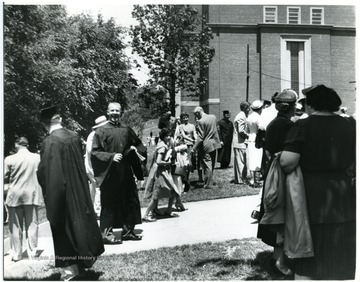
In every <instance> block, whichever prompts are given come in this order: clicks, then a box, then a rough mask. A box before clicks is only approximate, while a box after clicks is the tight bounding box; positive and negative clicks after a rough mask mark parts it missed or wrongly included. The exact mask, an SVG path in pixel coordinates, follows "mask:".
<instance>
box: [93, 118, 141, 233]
mask: <svg viewBox="0 0 360 282" xmlns="http://www.w3.org/2000/svg"><path fill="white" fill-rule="evenodd" d="M131 146H135V147H137V148H138V151H139V152H145V151H146V150H145V147H144V146H143V144H142V142H141V140H140V139H139V138H138V137H137V135H136V134H135V132H134V131H133V130H132V129H131V128H130V127H127V126H123V125H121V124H119V125H118V126H115V125H113V124H112V123H110V122H109V123H108V124H105V125H103V126H102V127H99V128H97V129H96V131H95V136H94V140H93V147H92V153H91V154H92V156H91V161H92V165H93V169H94V175H95V179H96V183H97V185H99V187H100V190H101V194H100V195H101V215H100V229H101V231H102V232H103V231H104V230H105V229H106V228H111V227H123V226H124V225H136V224H141V210H140V201H139V195H138V192H137V186H136V183H135V178H134V175H133V174H134V172H135V171H136V170H133V169H132V164H133V162H134V157H135V158H136V154H134V153H133V152H134V151H133V150H131V151H129V149H130V147H131ZM127 152H129V154H127ZM116 153H122V154H123V159H122V160H121V161H120V162H114V161H113V157H114V155H115V154H116ZM141 172H142V170H141V169H140V170H139V173H141ZM137 178H138V179H139V178H141V176H137Z"/></svg>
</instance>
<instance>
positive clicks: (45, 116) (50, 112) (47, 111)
mask: <svg viewBox="0 0 360 282" xmlns="http://www.w3.org/2000/svg"><path fill="white" fill-rule="evenodd" d="M57 107H58V106H57V105H54V106H47V107H43V108H42V109H40V120H50V119H51V118H52V117H53V116H54V115H55V114H56V113H57Z"/></svg>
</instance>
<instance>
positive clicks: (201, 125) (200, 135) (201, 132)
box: [192, 121, 204, 151]
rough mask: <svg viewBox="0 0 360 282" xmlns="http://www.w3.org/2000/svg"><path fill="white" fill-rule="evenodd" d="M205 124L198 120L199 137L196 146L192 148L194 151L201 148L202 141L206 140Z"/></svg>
mask: <svg viewBox="0 0 360 282" xmlns="http://www.w3.org/2000/svg"><path fill="white" fill-rule="evenodd" d="M203 127H204V125H203V123H202V122H199V121H198V126H197V138H196V141H195V144H194V147H193V148H192V151H195V150H198V149H199V148H201V147H200V146H202V143H203V142H204V128H203Z"/></svg>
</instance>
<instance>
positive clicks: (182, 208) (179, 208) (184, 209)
mask: <svg viewBox="0 0 360 282" xmlns="http://www.w3.org/2000/svg"><path fill="white" fill-rule="evenodd" d="M175 209H176V210H177V211H180V212H183V211H187V210H188V209H187V208H185V207H184V206H182V207H180V206H178V205H176V204H175Z"/></svg>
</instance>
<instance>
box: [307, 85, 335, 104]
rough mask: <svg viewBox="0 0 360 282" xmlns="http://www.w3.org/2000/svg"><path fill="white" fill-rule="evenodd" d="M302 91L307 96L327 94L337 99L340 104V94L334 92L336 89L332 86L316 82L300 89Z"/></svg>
mask: <svg viewBox="0 0 360 282" xmlns="http://www.w3.org/2000/svg"><path fill="white" fill-rule="evenodd" d="M302 93H303V94H304V95H305V96H306V97H307V98H308V97H310V96H311V95H316V94H321V95H328V96H329V97H330V96H331V98H333V99H335V100H337V101H338V103H339V105H341V99H340V96H339V95H338V94H337V93H336V91H335V90H334V89H332V88H329V87H327V86H325V85H324V84H318V85H314V86H310V87H308V88H305V89H303V90H302Z"/></svg>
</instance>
